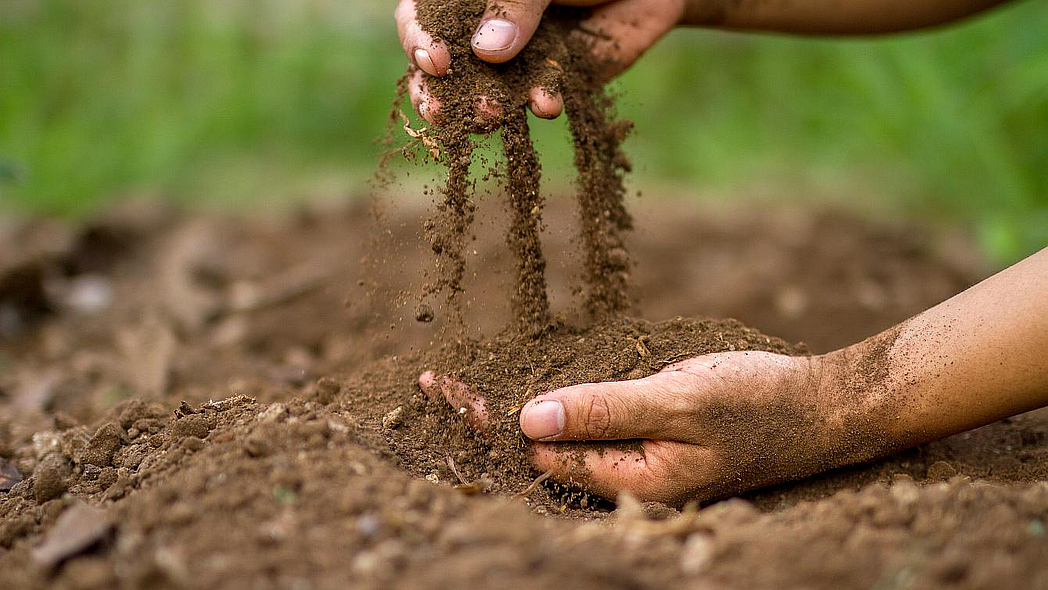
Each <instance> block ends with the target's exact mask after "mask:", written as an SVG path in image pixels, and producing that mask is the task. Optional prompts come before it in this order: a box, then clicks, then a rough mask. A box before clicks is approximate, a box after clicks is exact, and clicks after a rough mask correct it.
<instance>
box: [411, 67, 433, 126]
mask: <svg viewBox="0 0 1048 590" xmlns="http://www.w3.org/2000/svg"><path fill="white" fill-rule="evenodd" d="M408 96H409V98H410V99H411V106H413V107H415V112H416V113H418V114H419V115H420V116H421V117H422V118H423V119H425V120H426V121H428V122H429V123H430V124H432V125H436V124H437V122H438V121H439V120H440V118H439V113H440V100H438V99H437V98H436V97H434V96H433V95H432V94H430V93H429V89H428V88H426V81H425V80H424V79H423V77H422V70H416V71H415V73H414V74H413V75H412V76H411V79H410V80H408Z"/></svg>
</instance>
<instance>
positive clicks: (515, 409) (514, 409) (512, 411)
mask: <svg viewBox="0 0 1048 590" xmlns="http://www.w3.org/2000/svg"><path fill="white" fill-rule="evenodd" d="M526 405H528V402H523V403H519V404H517V405H515V406H513V407H512V408H510V409H509V410H508V411H507V412H506V416H507V417H508V416H512V415H513V414H516V413H517V412H519V411H521V410H522V409H524V406H526Z"/></svg>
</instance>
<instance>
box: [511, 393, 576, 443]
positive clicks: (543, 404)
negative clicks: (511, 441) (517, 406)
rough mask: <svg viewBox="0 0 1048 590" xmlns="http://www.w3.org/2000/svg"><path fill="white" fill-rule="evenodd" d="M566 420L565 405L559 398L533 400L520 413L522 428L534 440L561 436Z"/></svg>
mask: <svg viewBox="0 0 1048 590" xmlns="http://www.w3.org/2000/svg"><path fill="white" fill-rule="evenodd" d="M564 422H565V417H564V406H562V405H561V404H560V402H558V401H557V400H541V401H537V402H531V403H529V404H528V405H527V406H526V407H525V408H524V409H523V410H522V411H521V413H520V429H521V430H523V431H524V434H525V435H526V436H527V437H528V438H530V439H534V440H544V439H547V438H551V437H554V436H559V435H560V433H562V432H564Z"/></svg>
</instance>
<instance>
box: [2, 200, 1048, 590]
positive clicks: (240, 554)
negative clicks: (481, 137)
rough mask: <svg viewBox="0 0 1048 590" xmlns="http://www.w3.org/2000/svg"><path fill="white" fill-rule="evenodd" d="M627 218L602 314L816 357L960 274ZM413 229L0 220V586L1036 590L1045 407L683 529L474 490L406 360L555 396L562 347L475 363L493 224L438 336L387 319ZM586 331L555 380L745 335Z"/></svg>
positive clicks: (1047, 540)
mask: <svg viewBox="0 0 1048 590" xmlns="http://www.w3.org/2000/svg"><path fill="white" fill-rule="evenodd" d="M480 206H481V209H484V207H485V206H486V205H485V203H484V202H481V203H480ZM495 207H496V208H497V205H496V206H495ZM570 209H571V207H570V205H569V204H568V203H567V202H565V201H563V200H552V201H551V202H550V204H549V209H548V213H547V216H546V219H547V223H548V225H549V231H548V232H547V234H546V236H545V248H546V252H547V253H548V259H549V266H548V281H549V285H550V288H551V294H550V295H551V305H552V308H553V311H554V313H555V314H557V315H558V317H560V318H561V320H560V321H561V322H562V324H563V327H561V328H559V329H558V330H559V331H558V333H559V334H561V335H563V336H564V337H565V338H567V337H583V336H584V334H582V333H581V332H578V331H577V330H578V329H577V328H573V327H572V326H574V325H578V324H579V323H580V321H581V320H580V318H582V317H584V312H583V310H581V309H577V308H574V307H573V306H572V305H571V301H572V293H573V291H577V290H578V287H579V283H580V279H579V277H578V276H577V273H576V270H577V269H579V268H581V266H580V264H579V262H580V261H578V260H577V259H573V258H572V257H571V256H572V255H571V254H570V253H571V252H575V251H576V250H577V248H574V247H573V246H572V244H571V239H572V237H571V236H572V235H573V231H572V229H571V222H570V219H571V218H572V213H571V210H570ZM633 209H634V210H635V211H636V212H637V213H636V225H637V227H638V231H637V232H636V233H635V235H633V236H631V238H630V239H631V242H632V243H631V253H632V255H633V256H634V258H635V259H636V261H637V264H636V268H635V271H634V282H635V284H636V285H637V288H636V289H635V294H636V296H637V298H638V300H639V301H640V302H641V305H639V306H638V308H637V309H636V310H634V314H633V315H635V316H639V317H641V318H649V319H650V320H662V319H665V318H667V317H671V318H672V317H675V316H707V317H735V318H738V319H739V320H741V321H742V322H745V323H746V324H747V325H750V326H754V327H756V328H758V329H760V330H761V331H762V332H764V333H767V334H774V335H776V336H780V337H782V338H784V339H785V341H792V342H797V341H803V342H804V343H806V344H807V346H808V347H809V348H810V349H811V350H813V351H816V352H820V351H825V350H829V349H832V348H834V347H838V346H843V345H845V344H849V343H851V342H854V341H856V340H859V339H861V338H863V337H866V336H869V335H871V334H873V333H876V332H878V331H880V330H881V329H883V328H886V327H888V326H890V325H891V324H893V323H895V322H897V321H900V320H902V319H905V318H906V317H908V316H910V315H912V314H914V313H916V312H918V311H920V310H922V309H924V308H926V307H928V306H930V305H933V304H935V303H937V302H939V301H941V300H942V299H945V298H947V297H949V296H950V295H952V294H954V293H956V292H958V291H960V290H961V289H963V288H965V287H966V286H968V285H970V284H972V283H973V282H974V281H976V280H978V279H980V278H982V277H984V276H986V275H987V273H988V271H989V269H988V267H986V266H984V265H983V264H982V263H981V262H980V261H979V258H978V257H977V256H975V255H974V254H973V253H972V249H971V247H970V245H969V244H968V242H967V241H966V240H965V239H964V237H963V235H959V234H950V233H944V232H942V231H938V230H931V229H928V228H920V227H917V226H913V225H907V224H897V223H889V224H886V223H883V222H873V221H868V220H867V221H862V220H858V219H855V218H853V217H849V216H847V215H844V214H840V213H833V212H823V213H817V214H812V213H805V212H800V211H791V210H786V209H768V208H763V209H756V208H753V207H740V208H736V209H733V210H720V211H712V212H711V211H708V210H707V211H703V210H701V209H700V208H698V207H697V206H696V205H695V204H689V203H687V202H677V201H659V200H650V199H649V200H646V201H644V202H642V203H639V204H638V205H637V206H636V207H634V208H633ZM424 216H425V207H424V205H423V204H421V203H420V204H412V203H403V202H402V203H399V204H398V205H396V206H393V205H391V204H388V203H387V204H385V205H382V206H380V207H378V208H377V210H373V209H372V207H371V206H370V205H366V204H363V203H362V202H354V203H353V204H349V205H345V206H342V205H339V206H312V207H303V208H302V209H300V210H298V211H296V212H294V213H293V214H287V215H280V216H274V217H273V218H272V219H253V220H244V219H239V218H232V217H222V216H218V215H186V214H180V213H176V212H173V211H169V210H165V209H164V208H161V207H155V206H149V205H146V204H138V205H132V206H128V207H126V208H125V209H123V210H120V211H114V212H113V213H112V214H110V215H107V216H105V217H102V218H100V219H98V220H96V221H94V222H91V223H86V224H81V225H76V226H68V225H63V224H59V223H55V222H28V223H27V222H9V223H5V224H0V490H4V491H0V572H3V586H4V588H145V587H149V588H237V589H239V588H252V589H253V588H303V589H305V588H343V587H347V586H348V587H362V588H371V587H375V588H379V587H382V588H385V587H403V588H414V587H420V588H421V587H426V588H443V587H447V588H462V587H467V588H470V587H500V588H501V587H513V588H515V587H527V588H530V587H534V588H539V587H543V588H548V587H578V588H595V587H609V588H814V589H822V588H826V589H829V588H840V587H868V588H1034V587H1045V586H1048V536H1046V526H1045V523H1046V521H1048V483H1046V481H1048V437H1046V433H1048V413H1046V412H1044V411H1039V412H1031V413H1029V414H1025V415H1022V416H1018V417H1015V418H1011V419H1008V420H1004V421H1001V422H998V423H995V424H991V425H989V426H986V427H984V428H980V429H978V430H974V431H971V432H968V433H965V434H961V435H957V436H954V437H951V438H948V439H945V440H943V441H939V442H935V443H931V444H928V445H924V446H922V447H920V448H917V449H912V450H909V451H905V452H903V453H900V454H898V455H896V456H894V457H892V458H889V459H887V460H884V461H880V462H876V463H873V464H870V465H865V466H860V467H853V468H848V469H843V470H838V471H835V472H833V473H830V474H826V475H822V476H818V477H814V478H809V479H806V480H804V481H801V482H797V483H793V484H787V485H782V486H779V487H776V488H773V489H769V490H762V491H758V492H753V493H751V494H748V495H746V497H745V498H735V499H731V500H727V501H723V502H718V503H715V504H713V505H710V506H706V507H703V508H701V509H697V508H695V507H691V508H688V509H685V510H684V512H683V513H681V512H677V511H676V510H674V509H672V508H670V507H667V506H662V505H657V504H640V503H637V502H636V501H633V500H630V499H629V498H624V499H622V501H620V503H619V506H618V507H616V506H615V505H613V504H611V503H609V502H605V501H601V500H596V499H592V498H585V497H584V496H579V495H572V494H565V493H564V491H563V490H560V489H558V488H557V487H556V486H554V485H551V484H550V482H544V483H542V484H540V485H538V486H534V487H531V489H522V488H527V487H529V486H527V485H526V484H527V483H528V482H529V481H531V479H532V478H534V477H535V476H536V475H537V474H534V473H527V470H526V466H523V465H518V466H517V467H519V470H518V471H513V470H510V469H508V468H507V469H506V470H505V472H502V471H497V470H496V468H499V467H500V466H502V467H505V465H506V463H505V462H501V463H500V462H499V461H498V460H497V459H493V458H492V457H490V456H487V455H483V453H481V451H485V452H488V453H490V451H491V450H492V449H496V450H497V449H498V448H499V447H498V446H495V447H492V446H490V445H489V446H479V447H478V446H471V445H474V443H475V439H474V438H471V435H470V432H469V431H468V429H466V428H465V427H464V426H463V425H462V423H461V421H459V420H458V419H457V418H456V417H455V416H454V414H453V413H452V412H451V410H450V408H448V407H446V406H444V405H442V404H437V403H433V402H432V401H430V400H427V399H426V398H425V396H423V395H422V394H421V392H420V391H419V390H418V388H417V385H416V384H415V378H416V377H417V375H418V373H419V372H420V371H421V370H422V369H424V368H435V369H438V370H454V368H452V367H442V366H437V365H439V364H440V363H441V362H442V359H444V358H445V357H444V356H442V355H441V351H442V350H447V349H448V347H453V348H458V349H462V348H466V349H470V350H472V351H474V353H476V354H475V356H476V358H478V359H480V361H479V364H478V365H477V366H478V367H480V366H482V365H483V363H484V362H485V359H493V360H491V361H490V362H494V363H496V364H497V365H498V367H496V368H501V370H503V371H509V370H511V369H512V365H511V363H510V362H509V360H507V361H498V357H499V355H500V354H502V355H503V356H507V357H509V359H514V358H515V359H516V360H517V361H519V362H518V364H519V366H520V367H524V366H525V365H527V366H528V370H527V371H524V369H523V368H521V372H522V374H523V375H524V377H523V378H527V379H532V380H533V381H534V383H535V384H536V387H547V386H550V384H552V385H559V384H563V383H562V382H560V381H558V379H563V378H564V377H563V375H564V374H563V373H558V372H557V371H552V370H549V368H550V367H558V366H565V365H558V364H557V363H558V362H564V361H565V359H561V358H560V357H558V355H559V354H562V352H563V349H561V348H557V347H556V346H554V347H552V348H548V347H547V348H542V347H539V348H541V350H536V351H533V352H529V350H530V349H528V348H526V347H524V348H518V349H513V348H512V346H510V347H509V349H508V350H511V351H512V352H513V354H512V355H510V354H508V353H507V352H506V350H507V348H506V347H505V346H502V345H499V344H498V343H499V342H501V341H500V340H498V339H493V336H494V335H495V334H496V333H497V332H498V331H499V329H500V328H501V327H502V326H504V325H505V324H506V323H507V322H508V321H509V318H510V317H511V316H510V309H509V307H510V300H511V298H510V297H509V293H510V292H511V290H512V289H513V288H514V282H515V276H516V275H515V272H516V271H515V268H514V260H513V259H512V256H511V254H510V252H509V249H508V248H507V246H506V241H505V231H506V230H505V228H506V226H507V225H508V222H507V220H506V219H505V216H504V215H503V214H500V213H499V212H497V211H492V212H490V213H488V212H484V213H483V214H478V216H477V218H478V219H483V220H486V221H485V222H483V223H478V225H477V228H476V230H477V238H476V240H475V241H473V242H471V244H470V250H471V252H470V254H471V259H470V265H469V272H468V273H467V276H466V277H465V285H464V286H465V293H466V294H468V295H469V296H470V297H468V298H465V299H464V301H463V302H462V303H463V305H464V313H465V316H466V318H467V324H466V325H467V326H469V332H468V333H467V334H463V333H461V332H460V331H458V330H456V329H454V328H453V327H451V326H448V325H445V321H444V320H445V315H446V311H445V310H443V309H439V308H438V309H436V310H434V315H435V316H436V317H435V320H434V321H433V322H431V323H418V322H416V321H415V320H414V316H415V304H416V301H415V299H414V297H415V295H416V294H417V292H418V290H417V287H418V285H419V284H420V283H421V282H422V281H423V280H424V278H423V275H424V273H425V272H426V271H427V269H429V268H430V267H431V265H432V259H431V257H430V254H429V253H428V252H427V251H426V246H425V245H424V241H423V240H422V239H421V236H422V234H423V232H424V230H423V227H422V219H423V218H424ZM376 218H377V219H378V220H379V222H378V226H379V227H380V228H381V231H378V232H375V231H373V230H374V228H375V220H376ZM473 252H475V254H474V253H473ZM674 330H676V332H674ZM596 333H597V334H599V335H601V337H602V338H604V339H603V340H601V341H600V342H599V343H597V344H594V345H593V347H592V350H591V351H590V352H589V353H586V352H585V351H583V349H582V348H581V347H580V348H578V349H575V348H572V349H571V350H572V351H575V352H577V353H578V354H576V355H574V357H573V358H571V359H566V362H569V363H575V365H576V367H577V368H578V370H579V371H582V370H583V369H585V370H587V371H591V372H590V373H578V372H576V373H575V377H573V378H592V379H598V378H622V377H629V376H637V375H640V374H644V373H645V372H650V371H653V370H657V369H658V368H659V363H661V362H662V361H666V360H669V357H666V358H662V355H661V354H659V352H660V351H661V350H663V349H661V348H660V347H662V346H666V347H669V348H671V347H672V346H675V345H679V346H682V347H683V348H679V349H677V350H676V352H673V353H672V354H670V355H669V356H673V354H677V353H678V352H679V351H682V350H683V351H699V350H712V349H730V348H731V347H732V346H744V347H755V346H757V345H758V344H759V342H760V339H761V338H763V336H760V335H759V334H758V333H757V332H755V331H753V330H749V329H746V328H743V327H742V326H741V325H740V324H737V323H723V322H714V321H710V320H701V319H678V320H671V321H669V322H657V323H653V322H649V321H645V320H632V321H631V323H630V324H628V325H627V324H620V325H616V326H611V327H604V328H601V329H600V330H599V331H598V332H596ZM685 333H687V334H691V336H689V338H693V340H690V341H688V342H690V344H686V345H685V344H680V342H684V341H686V340H687V338H685V337H684V336H682V334H685ZM580 334H581V335H580ZM666 334H675V336H674V337H673V338H669V337H666V336H665V335H666ZM643 336H646V337H647V339H643V338H642V337H643ZM659 338H664V339H663V340H659ZM638 342H641V343H643V344H644V350H645V351H646V352H648V353H649V356H648V357H645V356H644V355H643V354H642V352H641V350H640V348H639V347H638V344H637V343H638ZM772 342H775V343H776V344H775V347H787V346H788V345H787V344H786V343H785V342H783V341H778V340H775V339H768V340H767V344H768V345H771V343H772ZM509 344H510V345H511V344H512V343H509ZM669 348H666V350H669ZM774 349H777V350H786V348H774ZM558 351H560V352H558ZM481 353H483V354H488V355H491V356H490V357H488V356H483V354H481ZM543 355H544V356H543ZM594 357H599V358H600V359H601V360H602V362H601V363H593V362H592V359H593V358H594ZM496 361H498V362H496ZM534 364H537V367H538V368H537V369H533V368H532V366H533V365H534ZM543 367H545V369H543ZM543 370H546V371H547V372H548V374H546V375H545V376H543V375H541V373H542V371H543ZM482 374H487V373H482ZM490 374H492V375H496V373H495V372H492V373H490ZM515 378H518V377H515ZM544 379H545V380H544ZM514 382H515V383H516V382H518V381H514ZM494 385H496V382H495V380H494V377H493V378H492V386H494ZM532 393H540V391H535V392H532ZM516 395H518V396H521V399H522V398H523V397H524V396H526V395H528V392H517V394H516ZM506 403H509V400H508V399H507V401H506ZM398 408H399V409H398ZM470 441H473V442H470ZM484 457H487V458H486V459H485V458H484ZM510 476H512V477H510ZM480 484H483V485H480ZM8 488H9V489H8ZM482 488H483V489H482ZM522 491H523V492H526V494H518V492H522Z"/></svg>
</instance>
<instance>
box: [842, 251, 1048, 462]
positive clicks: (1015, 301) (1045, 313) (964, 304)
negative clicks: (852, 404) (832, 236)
mask: <svg viewBox="0 0 1048 590" xmlns="http://www.w3.org/2000/svg"><path fill="white" fill-rule="evenodd" d="M878 346H879V347H880V348H881V350H880V352H878V351H877V347H878ZM840 353H841V354H842V355H843V356H845V357H847V358H848V359H850V360H849V363H848V366H850V368H851V371H850V373H851V378H852V379H856V378H859V379H860V380H861V379H863V378H869V377H870V375H866V376H865V377H864V376H863V375H862V372H863V371H865V370H868V368H869V367H870V366H871V363H872V364H878V363H880V364H879V365H877V366H879V367H881V369H882V370H881V371H880V379H879V380H874V381H871V382H870V384H869V385H870V387H869V389H868V391H867V392H866V395H868V396H870V397H871V398H872V399H873V400H874V401H875V403H874V404H873V405H872V407H874V408H876V411H879V412H881V413H883V414H887V415H886V416H883V417H884V418H887V419H888V420H887V422H886V423H887V424H890V425H891V426H890V427H889V429H888V432H886V433H885V434H886V435H888V437H889V439H890V442H891V443H893V444H892V446H896V447H905V446H912V445H914V444H919V443H923V442H927V441H931V440H935V439H938V438H942V437H944V436H948V435H951V434H954V433H957V432H962V431H965V430H969V429H971V428H975V427H977V426H981V425H983V424H988V423H990V422H993V421H996V420H999V419H1001V418H1004V417H1007V416H1012V415H1015V414H1019V413H1022V412H1025V411H1028V410H1032V409H1035V408H1039V407H1042V406H1046V405H1048V248H1046V249H1044V250H1041V251H1040V252H1038V253H1037V254H1034V255H1033V256H1030V257H1029V258H1027V259H1026V260H1024V261H1022V262H1020V263H1018V264H1016V265H1014V266H1012V267H1010V268H1008V269H1006V270H1004V271H1002V272H1000V273H998V274H996V275H994V276H992V277H990V278H988V279H986V280H985V281H983V282H981V283H979V284H978V285H976V286H974V287H972V288H970V289H968V290H967V291H964V292H963V293H960V294H959V295H957V296H955V297H953V298H951V299H948V300H947V301H944V302H943V303H941V304H939V305H937V306H935V307H933V308H931V309H929V310H927V311H925V312H924V313H921V314H920V315H917V316H915V317H914V318H911V319H910V320H908V321H906V322H904V323H903V324H901V325H900V326H898V327H896V328H894V329H893V330H889V331H887V332H885V333H884V334H882V335H880V336H878V337H875V338H873V339H871V340H869V341H867V342H864V343H861V344H859V345H856V346H854V347H850V348H849V349H844V350H843V351H840ZM831 354H832V353H831ZM878 355H880V356H882V357H883V358H880V359H878V358H875V357H877V356H878Z"/></svg>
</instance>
